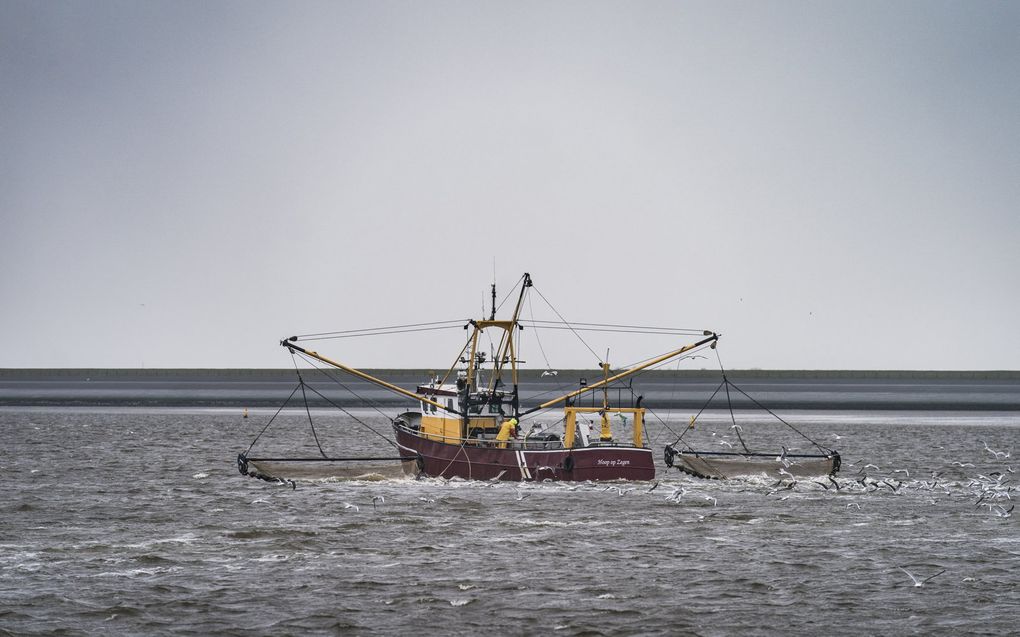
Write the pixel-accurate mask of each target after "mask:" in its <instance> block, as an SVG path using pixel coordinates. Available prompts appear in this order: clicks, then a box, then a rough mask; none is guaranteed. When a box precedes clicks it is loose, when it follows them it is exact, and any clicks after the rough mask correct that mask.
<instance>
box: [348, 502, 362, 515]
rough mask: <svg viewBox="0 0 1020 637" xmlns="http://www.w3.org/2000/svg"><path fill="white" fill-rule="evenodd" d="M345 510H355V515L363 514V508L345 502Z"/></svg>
mask: <svg viewBox="0 0 1020 637" xmlns="http://www.w3.org/2000/svg"><path fill="white" fill-rule="evenodd" d="M344 508H345V509H354V512H355V513H360V512H361V508H360V507H358V505H356V504H351V503H350V502H344Z"/></svg>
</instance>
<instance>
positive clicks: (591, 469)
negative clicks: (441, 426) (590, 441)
mask: <svg viewBox="0 0 1020 637" xmlns="http://www.w3.org/2000/svg"><path fill="white" fill-rule="evenodd" d="M394 433H395V434H396V440H397V445H398V446H399V447H400V451H401V454H407V455H413V456H416V458H417V460H416V461H412V462H404V463H403V464H404V469H405V472H407V473H413V474H415V475H424V476H427V477H433V478H463V479H465V480H514V481H521V480H525V481H532V480H533V481H542V480H566V481H585V480H651V479H652V478H654V477H655V463H654V460H653V457H652V452H651V450H650V449H643V448H637V447H624V446H609V445H606V446H593V447H580V448H575V449H529V448H523V445H518V446H516V447H513V446H509V447H508V448H506V449H501V448H498V447H494V446H490V445H488V444H484V443H479V444H472V442H471V441H469V442H468V443H467V444H463V445H460V444H447V443H444V442H440V441H436V440H429V439H427V438H424V437H422V436H420V435H418V434H417V433H416V432H414V431H411V430H409V429H407V428H405V427H403V426H401V425H400V424H399V422H395V423H394ZM513 444H514V443H511V445H513Z"/></svg>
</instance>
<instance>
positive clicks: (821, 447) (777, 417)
mask: <svg viewBox="0 0 1020 637" xmlns="http://www.w3.org/2000/svg"><path fill="white" fill-rule="evenodd" d="M730 385H733V383H730ZM733 389H735V390H737V391H738V392H740V393H741V394H743V395H744V396H745V397H746V398H747V399H748V400H750V401H751V402H752V403H754V404H755V405H757V406H758V407H759V408H760V409H764V410H765V411H766V412H768V413H769V414H770V415H771V416H772V417H773V418H775V419H776V420H778V421H779V422H781V423H783V424H784V425H786V426H787V427H789V428H790V429H792V430H793V431H795V432H797V434H799V435H800V437H801V438H803V439H804V440H807V441H808V442H810V443H811V444H813V445H814V446H816V447H818V448H819V449H820V450H822V451H824V452H826V453H832V449H829V448H827V447H823V446H822V445H820V444H818V443H817V442H815V441H814V440H812V439H811V438H809V437H808V436H807V435H806V434H805V433H804V432H802V431H801V430H799V429H797V428H796V427H794V426H793V425H791V424H790V423H788V422H786V421H785V420H783V419H782V418H780V417H779V416H778V415H776V413H775V412H773V411H772V410H771V409H769V408H768V407H766V406H765V405H763V404H761V403H760V402H758V401H757V400H755V399H754V398H752V397H751V396H750V395H749V394H748V393H747V392H745V391H744V390H743V389H741V388H740V387H738V386H736V385H733Z"/></svg>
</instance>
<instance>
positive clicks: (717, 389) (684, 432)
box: [670, 380, 726, 448]
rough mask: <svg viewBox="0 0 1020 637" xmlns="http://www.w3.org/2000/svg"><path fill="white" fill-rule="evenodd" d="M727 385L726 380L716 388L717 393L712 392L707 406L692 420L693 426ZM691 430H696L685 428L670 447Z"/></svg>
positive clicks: (706, 403)
mask: <svg viewBox="0 0 1020 637" xmlns="http://www.w3.org/2000/svg"><path fill="white" fill-rule="evenodd" d="M725 383H726V381H725V380H723V381H722V382H721V383H719V386H718V387H716V388H715V391H714V392H712V395H711V396H709V397H708V400H707V401H705V404H704V405H702V407H701V409H700V410H699V411H698V413H697V414H695V415H694V417H693V418H691V425H693V424H694V423H695V422H697V420H698V418H700V417H701V414H702V413H703V412H704V411H705V410H706V409H708V406H709V405H711V404H712V400H714V399H715V395H716V394H718V393H719V390H720V389H722V387H723V384H725ZM691 429H694V427H693V426H688V427H687V428H685V429H684V431H683V433H681V434H680V435H679V436H677V439H676V442H674V443H673V444H672V445H670V447H672V446H674V445H676V444H677V443H678V442H680V440H682V439H683V437H684V436H686V435H687V432H688V431H690V430H691ZM687 447H688V448H690V445H687Z"/></svg>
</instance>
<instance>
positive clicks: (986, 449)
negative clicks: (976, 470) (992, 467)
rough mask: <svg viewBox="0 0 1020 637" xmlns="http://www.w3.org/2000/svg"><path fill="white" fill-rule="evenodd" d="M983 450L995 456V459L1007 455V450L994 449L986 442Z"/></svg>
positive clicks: (1001, 458)
mask: <svg viewBox="0 0 1020 637" xmlns="http://www.w3.org/2000/svg"><path fill="white" fill-rule="evenodd" d="M985 451H987V452H988V453H990V454H992V455H993V456H995V459H996V460H1003V459H1006V458H1008V457H1009V452H1008V451H996V450H995V449H992V448H991V447H989V446H988V443H987V442H986V443H985Z"/></svg>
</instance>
